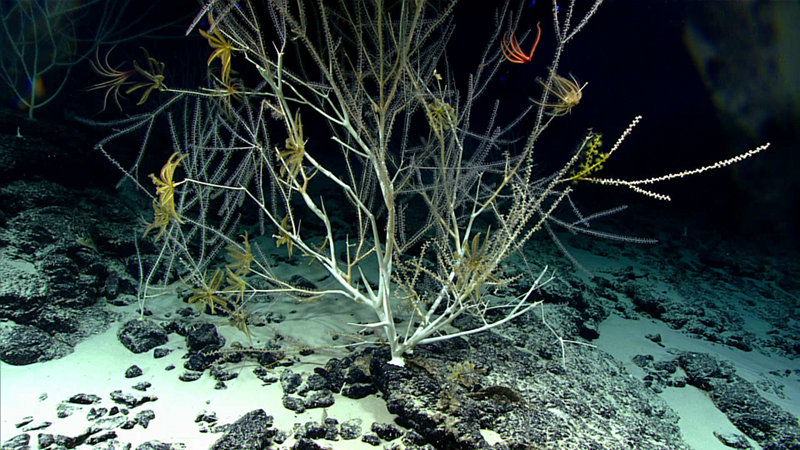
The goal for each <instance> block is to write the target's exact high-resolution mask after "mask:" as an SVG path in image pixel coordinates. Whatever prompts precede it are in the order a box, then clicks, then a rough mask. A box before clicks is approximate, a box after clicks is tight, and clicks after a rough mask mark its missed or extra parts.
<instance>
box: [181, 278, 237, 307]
mask: <svg viewBox="0 0 800 450" xmlns="http://www.w3.org/2000/svg"><path fill="white" fill-rule="evenodd" d="M222 279H223V277H222V271H221V270H219V269H216V270H215V271H214V274H213V275H211V278H210V279H209V278H208V272H206V273H204V274H203V278H202V279H201V280H200V287H192V286H188V285H187V286H188V287H189V289H191V290H192V292H194V295H192V296H191V297H189V300H188V302H189V304H190V305H195V307H196V308H197V309H199V310H200V312H201V313H205V312H206V309H209V310H211V314H214V313H216V309H215V306H220V307H222V308H223V309H227V307H228V301H227V300H225V299H224V298H222V297H220V296H219V293H220V286H222ZM184 284H186V283H184Z"/></svg>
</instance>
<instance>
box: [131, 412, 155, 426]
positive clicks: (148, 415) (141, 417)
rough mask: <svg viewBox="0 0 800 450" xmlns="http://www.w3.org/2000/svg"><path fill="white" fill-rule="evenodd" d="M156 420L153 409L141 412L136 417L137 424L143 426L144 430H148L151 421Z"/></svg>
mask: <svg viewBox="0 0 800 450" xmlns="http://www.w3.org/2000/svg"><path fill="white" fill-rule="evenodd" d="M155 418H156V413H155V412H153V410H152V409H145V410H144V411H140V412H139V413H137V414H136V416H135V417H134V420H136V423H138V424H139V425H141V426H142V428H147V426H148V425H150V421H151V420H153V419H155Z"/></svg>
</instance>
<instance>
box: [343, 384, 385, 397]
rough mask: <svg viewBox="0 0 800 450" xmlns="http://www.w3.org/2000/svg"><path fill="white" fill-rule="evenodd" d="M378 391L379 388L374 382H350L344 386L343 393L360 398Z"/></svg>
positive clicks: (346, 395)
mask: <svg viewBox="0 0 800 450" xmlns="http://www.w3.org/2000/svg"><path fill="white" fill-rule="evenodd" d="M376 392H378V388H376V387H375V385H374V384H372V383H355V384H348V385H347V386H345V387H344V388H342V395H344V396H345V397H347V398H352V399H356V400H358V399H360V398H364V397H366V396H368V395H373V394H375V393H376Z"/></svg>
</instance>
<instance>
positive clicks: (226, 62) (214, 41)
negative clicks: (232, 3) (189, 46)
mask: <svg viewBox="0 0 800 450" xmlns="http://www.w3.org/2000/svg"><path fill="white" fill-rule="evenodd" d="M208 24H209V26H210V29H211V30H212V31H211V33H207V32H205V31H203V30H199V31H200V34H201V35H202V36H203V37H204V38H206V39H208V45H210V46H211V48H213V49H214V51H213V52H212V53H211V56H209V57H208V62H207V64H208V65H209V66H210V65H211V63H212V62H213V61H214V60H215V59H217V58H219V61H220V63H221V64H222V70H221V71H220V79H221V80H222V84H223V85H225V86H230V85H231V82H230V81H231V55H232V53H233V51H234V50H236V48H234V47H233V44H231V43H230V41H229V40H228V39H226V38H225V36H223V35H222V33H220V31H219V28H217V27H216V22H215V21H214V16H213V15H211V13H208Z"/></svg>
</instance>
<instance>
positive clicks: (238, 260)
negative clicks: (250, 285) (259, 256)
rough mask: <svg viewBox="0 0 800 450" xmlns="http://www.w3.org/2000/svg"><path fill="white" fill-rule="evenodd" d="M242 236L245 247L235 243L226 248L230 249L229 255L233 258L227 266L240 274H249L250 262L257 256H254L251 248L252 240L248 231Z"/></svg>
mask: <svg viewBox="0 0 800 450" xmlns="http://www.w3.org/2000/svg"><path fill="white" fill-rule="evenodd" d="M241 238H242V247H243V249H240V248H239V247H236V246H235V245H230V246H228V247H227V248H226V250H228V257H229V258H230V259H232V260H233V262H231V263H228V266H227V267H228V269H230V270H231V271H232V272H233V273H234V274H236V275H238V276H244V275H247V272H249V271H250V264H251V263H252V262H253V261H254V260H255V257H253V250H252V249H251V248H250V240H249V237H248V236H247V232H245V233H244V234H243V235H241Z"/></svg>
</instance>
